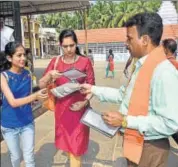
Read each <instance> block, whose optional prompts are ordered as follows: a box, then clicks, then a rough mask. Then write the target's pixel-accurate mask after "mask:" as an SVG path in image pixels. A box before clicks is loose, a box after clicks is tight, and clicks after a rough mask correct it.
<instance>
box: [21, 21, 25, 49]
mask: <svg viewBox="0 0 178 167" xmlns="http://www.w3.org/2000/svg"><path fill="white" fill-rule="evenodd" d="M21 35H22V45H23V46H24V47H25V38H24V22H23V18H21Z"/></svg>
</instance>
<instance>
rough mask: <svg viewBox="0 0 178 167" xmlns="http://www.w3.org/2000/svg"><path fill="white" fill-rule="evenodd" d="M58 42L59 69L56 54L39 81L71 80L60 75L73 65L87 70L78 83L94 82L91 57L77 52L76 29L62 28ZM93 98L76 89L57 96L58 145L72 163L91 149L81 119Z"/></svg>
mask: <svg viewBox="0 0 178 167" xmlns="http://www.w3.org/2000/svg"><path fill="white" fill-rule="evenodd" d="M59 42H60V45H61V47H62V49H63V53H64V55H62V56H61V57H60V58H59V62H58V64H57V68H56V70H54V64H55V61H56V58H53V59H52V60H51V62H50V63H49V65H48V67H47V69H46V71H45V72H44V77H43V78H41V79H40V81H39V85H40V87H41V88H43V87H47V85H48V83H49V82H51V81H52V80H55V83H56V85H57V86H60V85H63V84H65V83H68V82H71V80H70V79H69V78H67V77H65V76H62V75H61V73H63V72H64V71H66V70H70V69H77V70H80V71H81V72H84V73H86V77H84V78H79V79H77V82H78V83H89V84H95V78H94V71H93V67H92V64H91V61H90V59H89V58H88V57H86V56H80V55H78V54H77V53H76V46H77V43H78V40H77V36H76V34H75V32H74V31H73V30H63V31H62V32H61V33H60V36H59ZM90 98H91V95H87V96H84V95H83V94H81V93H80V91H77V92H74V93H72V94H70V95H68V96H66V97H63V98H60V99H57V100H56V108H55V146H56V148H58V149H61V150H63V151H65V152H66V153H68V155H69V158H70V166H71V167H81V156H82V155H83V154H85V153H86V151H87V149H88V144H89V128H88V127H87V126H85V125H84V124H82V123H80V119H81V117H82V116H83V114H84V113H85V111H86V108H87V105H88V103H89V99H90Z"/></svg>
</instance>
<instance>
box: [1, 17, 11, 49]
mask: <svg viewBox="0 0 178 167" xmlns="http://www.w3.org/2000/svg"><path fill="white" fill-rule="evenodd" d="M4 22H5V18H4V17H0V37H1V39H0V40H1V41H0V44H1V48H0V51H4V50H5V46H6V44H7V43H9V42H11V41H14V37H13V32H14V30H13V29H12V28H10V27H8V26H5V24H4Z"/></svg>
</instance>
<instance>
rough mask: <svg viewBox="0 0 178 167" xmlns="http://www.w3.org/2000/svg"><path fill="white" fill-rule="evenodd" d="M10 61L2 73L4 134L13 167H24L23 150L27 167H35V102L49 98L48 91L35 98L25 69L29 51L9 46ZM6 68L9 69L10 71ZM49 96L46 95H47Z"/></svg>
mask: <svg viewBox="0 0 178 167" xmlns="http://www.w3.org/2000/svg"><path fill="white" fill-rule="evenodd" d="M5 55H6V59H7V60H8V62H7V63H8V64H9V65H8V66H7V64H6V63H5V64H3V66H4V67H5V68H4V69H3V72H1V91H2V105H1V132H2V136H3V138H4V140H5V142H6V143H7V147H8V149H9V152H10V159H11V163H12V166H13V167H20V162H21V147H20V144H22V152H23V158H24V161H25V166H26V167H35V159H34V136H35V126H34V122H33V114H32V107H31V104H30V103H31V102H32V101H35V100H43V99H46V98H47V97H48V95H47V90H46V89H42V90H40V91H38V92H36V93H34V94H31V90H32V87H31V85H32V78H31V75H30V73H29V71H28V70H26V69H25V68H24V67H25V61H26V57H25V49H24V47H23V46H22V44H20V43H18V42H10V43H8V44H7V45H6V46H5ZM6 67H9V68H7V69H6ZM45 92H46V93H45Z"/></svg>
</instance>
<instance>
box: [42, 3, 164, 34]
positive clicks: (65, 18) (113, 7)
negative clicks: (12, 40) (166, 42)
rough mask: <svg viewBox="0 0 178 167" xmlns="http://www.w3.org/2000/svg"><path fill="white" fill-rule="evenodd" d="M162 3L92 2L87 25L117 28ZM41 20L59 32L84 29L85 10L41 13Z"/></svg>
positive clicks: (151, 10)
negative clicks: (132, 17) (67, 29)
mask: <svg viewBox="0 0 178 167" xmlns="http://www.w3.org/2000/svg"><path fill="white" fill-rule="evenodd" d="M160 5H161V0H137V1H132V0H125V1H121V2H116V1H101V0H98V1H97V2H95V3H93V4H91V7H90V9H89V11H88V17H87V23H88V24H87V27H88V29H95V28H116V27H121V26H122V25H123V23H124V22H125V21H126V20H127V19H128V18H129V17H131V16H133V15H135V14H137V13H140V12H145V11H149V12H157V11H158V9H159V7H160ZM39 20H40V21H41V23H42V26H43V27H52V28H56V29H57V31H58V32H60V31H61V30H62V29H65V28H72V29H83V28H84V22H85V18H84V12H83V11H75V12H63V13H53V14H46V15H40V17H39Z"/></svg>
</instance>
